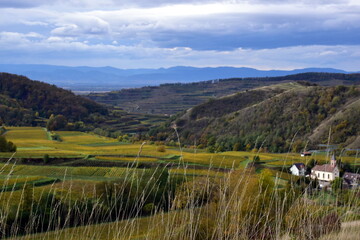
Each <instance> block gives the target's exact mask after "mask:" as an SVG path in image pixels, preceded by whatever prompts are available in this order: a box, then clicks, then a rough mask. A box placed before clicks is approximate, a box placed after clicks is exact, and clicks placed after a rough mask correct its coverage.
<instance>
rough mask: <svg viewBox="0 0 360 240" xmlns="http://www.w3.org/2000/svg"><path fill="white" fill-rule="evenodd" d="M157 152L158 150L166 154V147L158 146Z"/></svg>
mask: <svg viewBox="0 0 360 240" xmlns="http://www.w3.org/2000/svg"><path fill="white" fill-rule="evenodd" d="M156 150H157V151H158V152H166V148H165V146H164V145H160V146H158V147H157V149H156Z"/></svg>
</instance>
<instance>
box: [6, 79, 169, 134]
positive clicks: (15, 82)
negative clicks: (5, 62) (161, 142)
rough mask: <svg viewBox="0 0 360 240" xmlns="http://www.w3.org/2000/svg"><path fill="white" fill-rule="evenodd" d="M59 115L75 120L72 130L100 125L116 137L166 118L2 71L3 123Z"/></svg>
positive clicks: (35, 122)
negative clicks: (134, 111) (99, 101)
mask: <svg viewBox="0 0 360 240" xmlns="http://www.w3.org/2000/svg"><path fill="white" fill-rule="evenodd" d="M59 114H61V115H63V116H64V117H65V118H66V120H67V121H68V122H70V123H71V124H70V125H68V129H69V127H70V128H71V129H73V130H82V131H89V130H94V129H96V128H97V133H98V134H102V135H106V136H113V137H116V136H117V135H118V134H120V133H138V132H144V131H147V130H148V128H149V127H150V126H153V125H154V124H156V123H158V122H162V121H164V120H165V117H164V116H149V115H144V114H137V113H135V114H128V113H127V112H125V111H123V110H122V109H120V108H112V107H111V108H109V107H107V106H104V105H102V104H100V103H96V102H94V101H93V100H90V99H87V98H85V97H82V96H78V95H75V94H74V93H72V92H71V91H69V90H64V89H61V88H58V87H56V86H54V85H50V84H47V83H43V82H39V81H33V80H30V79H28V78H27V77H24V76H19V75H15V74H9V73H0V125H2V124H3V123H4V124H5V125H7V126H45V124H46V121H47V119H48V118H49V117H50V116H51V115H59ZM115 132H117V133H115ZM113 134H115V135H113Z"/></svg>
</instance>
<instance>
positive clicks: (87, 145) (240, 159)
mask: <svg viewBox="0 0 360 240" xmlns="http://www.w3.org/2000/svg"><path fill="white" fill-rule="evenodd" d="M8 130H9V131H8V132H7V133H6V137H7V139H8V140H10V141H13V142H14V143H15V144H16V145H17V147H18V151H17V153H16V156H15V157H17V158H21V157H24V158H29V157H30V158H31V157H38V158H42V157H43V156H44V155H45V154H49V155H50V157H86V156H88V155H93V156H97V155H100V156H97V157H96V158H97V159H99V160H114V161H120V160H121V161H129V162H131V161H134V160H135V158H136V156H137V155H140V158H139V159H138V161H139V162H155V161H159V160H161V161H165V162H179V161H180V162H184V163H189V164H198V165H203V166H213V167H225V168H235V169H236V168H241V167H243V163H244V161H245V160H246V159H248V160H250V161H251V160H252V159H253V157H254V156H255V155H258V156H259V157H260V161H261V162H265V164H266V165H267V166H286V167H288V166H291V165H292V164H293V163H295V162H303V163H305V164H306V163H307V162H308V161H310V160H311V159H315V160H317V161H318V162H325V161H326V156H325V155H314V156H308V157H300V154H298V153H284V154H274V153H254V152H223V153H203V152H198V153H195V151H194V152H191V151H186V152H185V151H184V152H180V149H178V148H169V147H167V148H166V151H165V152H158V151H157V146H156V145H149V144H144V145H142V144H140V143H137V144H123V143H119V142H117V141H116V140H115V139H111V138H106V137H101V136H98V135H95V134H90V133H82V132H76V131H58V132H56V133H57V134H58V135H60V137H61V139H62V141H61V142H58V141H52V140H49V139H48V137H47V133H46V131H45V130H44V129H43V128H39V127H9V128H8ZM11 155H12V154H11V153H0V157H3V158H7V157H10V156H11ZM106 155H108V156H106ZM109 155H111V156H109ZM172 156H175V158H172ZM342 160H343V161H345V162H349V163H352V164H359V163H360V162H359V159H355V158H354V157H342Z"/></svg>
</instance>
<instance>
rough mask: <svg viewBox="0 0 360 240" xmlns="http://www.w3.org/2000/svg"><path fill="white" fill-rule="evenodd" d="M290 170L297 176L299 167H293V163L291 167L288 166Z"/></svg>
mask: <svg viewBox="0 0 360 240" xmlns="http://www.w3.org/2000/svg"><path fill="white" fill-rule="evenodd" d="M290 171H291V173H292V175H296V176H299V174H300V173H299V169H297V167H295V165H293V166H292V167H291V168H290Z"/></svg>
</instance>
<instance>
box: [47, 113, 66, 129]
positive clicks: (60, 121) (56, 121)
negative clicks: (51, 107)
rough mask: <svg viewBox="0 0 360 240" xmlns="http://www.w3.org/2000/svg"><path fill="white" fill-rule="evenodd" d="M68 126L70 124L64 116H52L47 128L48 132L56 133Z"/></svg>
mask: <svg viewBox="0 0 360 240" xmlns="http://www.w3.org/2000/svg"><path fill="white" fill-rule="evenodd" d="M67 124H68V122H67V119H66V118H65V117H64V116H63V115H61V114H59V115H56V116H54V115H53V114H52V115H51V116H50V118H49V120H48V122H47V124H46V128H47V130H48V131H55V130H60V129H64V128H65V127H66V126H67Z"/></svg>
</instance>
